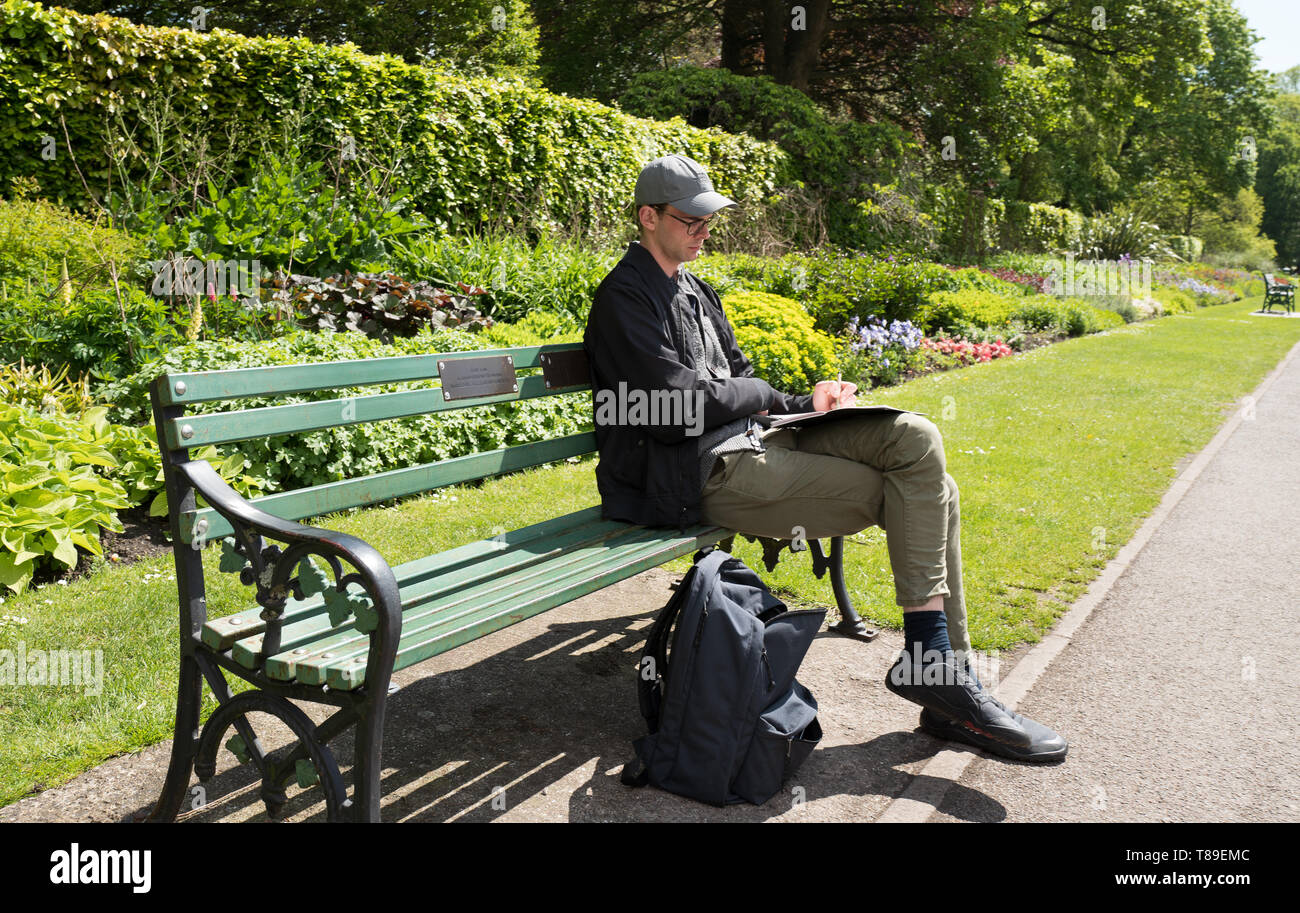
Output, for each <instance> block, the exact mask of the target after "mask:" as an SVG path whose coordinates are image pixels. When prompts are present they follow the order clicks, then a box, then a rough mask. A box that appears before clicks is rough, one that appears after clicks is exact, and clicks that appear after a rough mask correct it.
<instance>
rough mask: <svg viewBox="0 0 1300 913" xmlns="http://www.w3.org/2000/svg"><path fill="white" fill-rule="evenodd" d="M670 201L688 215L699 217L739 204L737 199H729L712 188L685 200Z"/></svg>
mask: <svg viewBox="0 0 1300 913" xmlns="http://www.w3.org/2000/svg"><path fill="white" fill-rule="evenodd" d="M670 202H671V204H672V205H673V206H676V207H677V208H678V209H680V210H681V211H682V212H684V213H686V214H687V215H688V216H695V217H696V218H699V219H702V218H704V217H705V216H709V215H713V213H715V212H717V211H718V210H719V209H726V208H727V207H728V206H738V205H739V204H738V203H737V202H736V201H735V200H729V199H727V198H726V197H724V196H723V195H722V194H720V193H716V192H714V191H712V190H706V191H704V193H697V194H696V195H695V196H693V197H687V198H686V199H684V200H671V201H670Z"/></svg>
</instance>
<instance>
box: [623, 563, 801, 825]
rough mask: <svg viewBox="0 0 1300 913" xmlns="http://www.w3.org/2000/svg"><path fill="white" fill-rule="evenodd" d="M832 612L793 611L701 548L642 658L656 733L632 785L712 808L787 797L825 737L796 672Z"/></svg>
mask: <svg viewBox="0 0 1300 913" xmlns="http://www.w3.org/2000/svg"><path fill="white" fill-rule="evenodd" d="M825 618H826V611H825V610H824V609H812V610H806V611H797V612H791V611H789V610H788V609H786V607H785V604H784V603H783V602H781V600H779V599H777V598H776V597H775V596H773V595H772V593H771V592H770V591H769V590H768V588H767V587H766V586H764V585H763V582H762V581H761V580H759V578H758V575H757V574H755V573H754V572H753V571H752V570H750V569H749V568H748V567H746V566H745V564H744V562H742V561H740V559H738V558H734V557H732V556H731V555H729V554H727V553H726V552H724V551H721V550H718V549H716V548H715V549H711V550H703V551H701V552H698V553H697V554H696V556H695V565H694V566H693V567H692V568H691V570H690V572H689V573H687V575H686V577H685V578H684V579H683V580H682V582H681V583H680V584H679V585H678V588H677V592H676V593H674V594H673V597H672V598H671V599H670V600H669V601H668V604H667V605H666V606H664V608H663V610H662V611H661V612H660V613H659V616H658V618H656V619H655V623H654V626H653V627H652V628H651V629H650V634H649V637H648V639H647V640H646V646H645V650H644V651H643V652H642V654H641V661H640V663H639V664H638V667H637V692H638V696H639V698H640V703H641V714H642V716H644V717H645V720H646V726H647V727H648V729H649V733H648V734H647V735H645V736H642V737H641V738H639V739H637V740H636V741H635V742H634V743H633V747H634V748H635V749H636V754H637V758H636V760H635V761H633V762H631V763H629V764H628V765H626V766H625V767H624V770H623V782H624V783H626V784H628V785H629V786H643V785H645V784H646V783H653V784H654V785H655V786H658V787H660V788H661V789H666V790H668V791H670V792H674V793H678V794H680V795H683V796H689V797H690V798H692V799H698V800H700V801H702V802H708V803H710V804H712V805H726V804H729V803H734V802H740V801H742V800H744V801H748V802H752V803H754V804H755V805H762V804H763V803H764V802H766V801H767V800H768V799H770V798H772V796H774V795H776V794H777V793H778V792H779V791H780V790H781V786H782V784H783V783H784V782H785V780H786V778H788V777H789V776H790V775H791V774H792V773H793V772H794V771H795V769H796V768H797V767H798V766H799V765H800V764H801V763H802V762H803V760H804V759H805V758H807V757H808V755H809V754H810V753H811V752H812V750H813V749H814V748H815V747H816V746H817V743H818V742H819V741H820V740H821V737H822V732H821V726H820V725H819V724H818V722H817V701H816V699H814V698H813V696H812V694H811V693H810V692H809V691H808V689H807V688H805V687H804V686H803V685H801V684H799V683H798V682H797V681H795V679H794V676H795V673H796V672H797V671H798V670H799V664H800V663H801V662H803V658H804V655H805V654H806V653H807V652H808V648H809V646H811V645H812V641H813V638H814V637H815V636H816V635H817V632H818V631H819V630H820V629H821V625H822V622H823V621H824V620H825ZM674 623H675V624H674ZM670 631H672V632H673V633H672V636H671V644H672V649H671V651H669V649H668V647H669V641H670Z"/></svg>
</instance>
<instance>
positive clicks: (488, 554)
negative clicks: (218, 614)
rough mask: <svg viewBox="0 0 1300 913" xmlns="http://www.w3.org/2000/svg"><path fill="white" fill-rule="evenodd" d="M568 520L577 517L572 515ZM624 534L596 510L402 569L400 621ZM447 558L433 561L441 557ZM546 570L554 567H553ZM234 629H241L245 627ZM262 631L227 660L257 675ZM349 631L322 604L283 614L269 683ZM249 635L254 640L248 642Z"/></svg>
mask: <svg viewBox="0 0 1300 913" xmlns="http://www.w3.org/2000/svg"><path fill="white" fill-rule="evenodd" d="M581 513H582V514H584V515H587V516H590V514H591V512H590V511H583V512H581ZM570 516H578V515H576V514H571V515H570ZM627 529H629V526H628V524H626V523H619V522H617V521H613V520H601V519H600V518H599V508H597V509H596V516H595V518H594V522H582V523H575V524H574V525H573V526H572V527H570V528H569V529H567V530H565V531H563V532H552V533H551V534H549V535H547V536H546V537H545V538H540V537H530V538H529V539H527V540H525V541H521V542H515V543H504V542H492V540H484V541H485V542H486V543H488V544H490V545H493V546H497V548H496V549H495V550H494V549H488V550H486V551H484V552H482V553H480V554H479V555H478V556H477V557H476V559H475V560H473V561H462V562H455V563H453V562H444V566H443V567H441V568H437V569H433V568H429V567H428V563H429V562H428V560H427V559H425V560H421V561H416V562H411V563H410V564H407V565H401V566H399V567H398V568H395V569H394V574H395V576H396V577H397V580H398V586H399V588H400V593H401V600H402V612H403V616H404V618H409V617H415V616H417V615H418V614H419V612H418V609H419V607H420V606H421V605H423V604H426V603H429V602H431V601H433V600H435V599H439V598H443V597H450V594H452V593H454V592H455V591H456V590H458V589H461V588H464V587H466V586H469V585H472V584H474V583H475V582H477V581H479V580H482V579H484V578H492V577H500V576H502V575H505V574H510V573H514V572H518V571H522V570H524V569H525V568H527V567H528V566H530V565H536V564H540V563H542V562H545V561H548V560H552V559H555V558H557V557H560V556H561V555H562V553H563V552H564V551H566V550H568V549H572V548H576V547H577V546H579V545H582V544H589V543H595V542H599V541H601V540H603V539H608V538H610V537H611V536H615V535H618V534H620V533H623V532H624V531H626V530H627ZM445 554H446V553H444V554H443V555H439V556H436V557H440V558H441V557H445ZM547 566H548V567H554V565H553V564H551V565H547ZM511 579H512V580H515V579H517V578H516V577H512V578H511ZM358 592H359V591H358ZM254 617H257V616H254ZM257 620H258V622H259V623H260V622H261V619H260V617H257ZM238 627H241V628H243V627H244V625H240V626H238ZM263 628H264V625H263ZM261 630H262V628H259V629H258V630H257V631H256V632H254V631H251V630H247V629H246V630H243V631H241V632H239V633H238V634H237V635H235V637H237V638H238V641H237V642H235V643H233V646H232V647H231V656H233V657H234V659H235V660H236V661H237V662H238V663H240V664H241V665H243V666H244V667H246V668H248V669H256V668H257V666H258V663H259V662H260V661H261V658H262V634H261V633H260V631H261ZM351 631H353V628H352V626H351V623H350V622H349V623H348V625H347V626H346V627H344V628H338V629H336V628H334V627H333V626H332V625H331V624H330V621H329V616H328V615H327V614H326V613H325V609H324V605H323V603H321V602H320V601H319V600H317V602H316V603H315V604H313V605H310V606H306V605H304V609H303V610H301V611H299V612H296V613H295V614H294V615H293V616H292V617H289V616H288V615H287V614H286V617H285V620H284V623H283V626H282V628H281V641H280V650H281V652H280V654H279V655H278V657H285V660H284V661H283V662H282V661H280V660H279V658H278V657H277V659H276V660H275V661H273V662H272V664H271V665H272V667H273V671H272V673H271V674H272V677H273V678H280V679H291V678H293V670H292V668H290V666H291V664H292V660H293V651H294V650H295V649H298V648H301V647H306V646H308V645H313V644H315V643H316V642H317V641H319V640H320V639H321V638H323V637H328V636H332V635H333V634H335V633H337V634H341V635H348V633H349V632H351ZM250 634H251V635H252V636H249V635H250ZM356 636H358V637H360V638H362V639H364V638H365V635H356Z"/></svg>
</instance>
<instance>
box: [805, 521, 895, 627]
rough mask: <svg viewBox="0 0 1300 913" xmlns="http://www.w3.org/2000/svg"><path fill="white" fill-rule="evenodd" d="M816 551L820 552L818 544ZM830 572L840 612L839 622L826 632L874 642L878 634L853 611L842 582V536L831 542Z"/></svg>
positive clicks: (847, 592)
mask: <svg viewBox="0 0 1300 913" xmlns="http://www.w3.org/2000/svg"><path fill="white" fill-rule="evenodd" d="M818 549H819V550H820V543H818ZM830 572H831V589H832V590H834V591H835V604H836V605H837V606H838V607H839V610H840V620H839V623H838V624H833V625H831V626H830V627H829V629H828V630H831V631H834V632H835V633H836V634H843V635H844V636H845V637H852V638H853V639H854V640H861V641H872V640H875V639H876V635H877V634H879V633H880V632H879V631H878V630H876V629H875V628H868V627H867V624H866V622H864V621H863V620H862V618H861V616H859V615H858V613H857V612H856V611H855V610H854V608H853V600H852V599H851V598H850V597H849V588H848V585H847V584H846V583H845V582H844V537H843V536H836V537H835V538H834V539H832V540H831V555H830Z"/></svg>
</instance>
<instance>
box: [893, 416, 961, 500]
mask: <svg viewBox="0 0 1300 913" xmlns="http://www.w3.org/2000/svg"><path fill="white" fill-rule="evenodd" d="M899 425H900V426H901V427H902V436H901V437H900V439H899V449H900V451H901V452H903V453H905V454H907V455H908V459H909V462H912V461H915V462H920V461H921V460H926V459H931V460H937V461H938V463H939V465H940V466H942V467H944V468H945V475H947V473H946V468H947V457H946V455H945V454H944V452H943V434H942V433H941V432H940V431H939V426H938V425H936V424H935V423H934V422H932V421H930V420H929V419H928V418H926V417H925V416H924V415H915V414H913V413H910V412H907V413H903V414H902V415H900V416H899ZM949 478H951V477H949ZM945 484H946V483H945Z"/></svg>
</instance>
